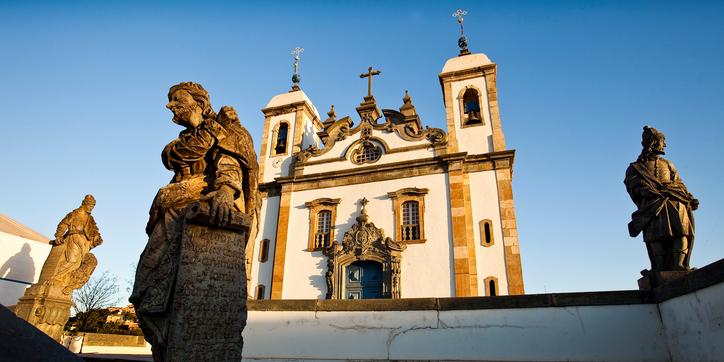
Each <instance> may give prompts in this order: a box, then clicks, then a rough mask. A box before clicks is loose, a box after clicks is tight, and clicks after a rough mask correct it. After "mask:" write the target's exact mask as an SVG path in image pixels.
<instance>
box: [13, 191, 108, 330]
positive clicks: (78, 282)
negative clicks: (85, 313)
mask: <svg viewBox="0 0 724 362" xmlns="http://www.w3.org/2000/svg"><path fill="white" fill-rule="evenodd" d="M95 204H96V200H95V199H94V198H93V196H92V195H86V196H85V198H84V199H83V202H82V204H81V206H80V207H79V208H77V209H75V210H73V211H71V212H69V213H68V215H66V216H65V217H64V218H63V220H62V221H61V222H60V224H58V228H57V230H56V232H55V240H53V241H52V242H51V244H53V248H52V249H51V250H50V254H49V255H48V259H46V260H45V264H43V269H42V270H41V272H40V278H39V279H38V283H37V284H33V285H32V286H30V287H29V288H28V289H27V290H26V291H25V295H23V297H22V298H20V300H19V301H18V305H17V306H16V307H15V314H17V315H18V316H19V317H20V318H23V319H25V320H27V321H28V322H29V323H30V324H32V325H34V326H36V327H37V328H38V329H40V330H42V331H43V332H45V333H46V334H47V335H49V336H50V337H51V338H53V339H55V340H59V339H60V337H61V336H62V334H63V327H64V326H65V323H66V322H67V321H68V318H69V317H70V307H71V305H72V299H71V294H72V292H73V290H75V289H79V288H81V287H82V286H83V285H85V283H86V282H87V281H88V279H89V278H90V276H91V274H92V273H93V270H95V268H96V265H97V264H98V262H97V261H96V257H95V256H94V255H93V254H92V253H91V252H90V250H91V249H93V248H95V247H96V246H98V245H100V244H101V243H103V239H102V238H101V234H100V232H99V231H98V226H96V222H95V220H94V219H93V216H92V215H91V211H93V207H95Z"/></svg>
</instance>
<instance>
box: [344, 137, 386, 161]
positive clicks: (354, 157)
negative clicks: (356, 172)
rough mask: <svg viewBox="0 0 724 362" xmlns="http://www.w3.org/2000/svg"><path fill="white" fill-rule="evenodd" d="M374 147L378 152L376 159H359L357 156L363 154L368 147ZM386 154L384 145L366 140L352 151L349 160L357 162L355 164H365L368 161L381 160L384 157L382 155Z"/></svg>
mask: <svg viewBox="0 0 724 362" xmlns="http://www.w3.org/2000/svg"><path fill="white" fill-rule="evenodd" d="M368 148H373V149H375V151H376V152H377V158H375V159H364V160H361V161H360V160H358V159H357V156H359V155H361V154H363V153H364V152H365V150H366V149H368ZM383 154H384V147H383V146H380V145H376V144H375V143H374V142H371V141H365V142H362V143H361V144H359V145H358V146H357V147H356V148H355V149H354V150H352V152H350V156H349V160H350V161H351V162H352V163H353V164H355V165H364V164H368V163H375V162H377V161H379V160H380V159H381V158H382V155H383Z"/></svg>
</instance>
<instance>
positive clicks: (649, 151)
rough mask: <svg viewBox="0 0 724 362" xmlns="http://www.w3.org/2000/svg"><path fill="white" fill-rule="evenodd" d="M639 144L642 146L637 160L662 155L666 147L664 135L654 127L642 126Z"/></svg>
mask: <svg viewBox="0 0 724 362" xmlns="http://www.w3.org/2000/svg"><path fill="white" fill-rule="evenodd" d="M641 146H643V149H642V150H641V155H640V156H639V160H642V159H646V158H648V157H651V156H656V155H663V154H664V153H665V152H664V149H665V148H666V136H664V134H663V133H661V132H659V131H658V130H657V129H656V128H654V127H649V126H644V132H643V134H642V135H641Z"/></svg>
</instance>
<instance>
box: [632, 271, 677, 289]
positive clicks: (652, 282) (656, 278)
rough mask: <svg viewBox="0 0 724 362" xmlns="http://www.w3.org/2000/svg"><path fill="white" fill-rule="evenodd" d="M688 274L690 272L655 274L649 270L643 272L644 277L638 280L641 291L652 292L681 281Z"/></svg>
mask: <svg viewBox="0 0 724 362" xmlns="http://www.w3.org/2000/svg"><path fill="white" fill-rule="evenodd" d="M688 273H689V271H659V272H653V271H649V270H643V271H642V272H641V274H642V275H643V277H641V278H640V279H639V280H638V283H639V290H652V289H654V288H658V287H660V286H662V285H664V284H666V283H668V282H670V281H672V280H675V279H679V278H681V277H683V276H684V275H686V274H688Z"/></svg>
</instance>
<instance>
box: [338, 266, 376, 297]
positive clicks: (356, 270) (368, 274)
mask: <svg viewBox="0 0 724 362" xmlns="http://www.w3.org/2000/svg"><path fill="white" fill-rule="evenodd" d="M345 290H346V292H347V293H346V294H347V299H374V298H382V264H380V263H377V262H374V261H356V262H354V263H352V264H350V265H349V266H348V267H347V277H346V281H345Z"/></svg>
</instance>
